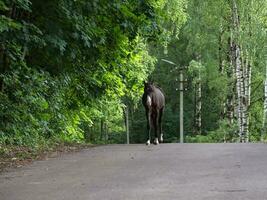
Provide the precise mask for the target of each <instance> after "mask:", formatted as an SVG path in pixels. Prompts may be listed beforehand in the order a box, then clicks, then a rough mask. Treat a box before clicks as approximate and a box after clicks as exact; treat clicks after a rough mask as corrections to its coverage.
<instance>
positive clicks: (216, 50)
mask: <svg viewBox="0 0 267 200" xmlns="http://www.w3.org/2000/svg"><path fill="white" fill-rule="evenodd" d="M0 14H1V17H0V146H9V145H10V146H27V147H29V148H32V149H39V148H42V147H44V146H49V145H52V144H54V143H61V142H69V143H91V144H110V143H126V142H127V137H126V131H127V130H128V131H129V135H130V138H129V140H130V143H145V140H146V118H145V110H144V107H143V105H142V102H141V97H142V94H143V87H144V86H143V83H144V81H153V82H154V83H155V84H156V85H158V86H160V87H161V88H162V90H163V91H164V93H165V95H166V107H165V111H164V115H163V132H164V139H165V142H170V143H171V142H179V139H180V138H179V128H180V127H179V114H180V113H179V105H180V101H179V92H180V91H179V73H180V70H182V71H183V75H184V78H185V81H184V85H185V88H184V134H185V136H184V139H185V142H188V143H191V142H193V143H194V142H204V143H218V142H244V143H246V142H260V141H261V142H264V141H266V140H267V137H266V133H267V49H266V47H267V46H266V42H267V1H257V0H203V1H199V0H112V1H110V0H90V1H87V0H73V1H70V0H47V1H39V0H0ZM164 59H167V60H169V61H172V62H173V63H175V64H176V66H173V65H170V64H168V63H167V62H164Z"/></svg>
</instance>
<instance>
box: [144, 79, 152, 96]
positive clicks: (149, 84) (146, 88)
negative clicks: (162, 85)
mask: <svg viewBox="0 0 267 200" xmlns="http://www.w3.org/2000/svg"><path fill="white" fill-rule="evenodd" d="M153 89H154V84H153V83H152V82H145V81H144V93H146V94H147V93H150V92H152V91H153Z"/></svg>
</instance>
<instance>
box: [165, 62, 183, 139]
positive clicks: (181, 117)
mask: <svg viewBox="0 0 267 200" xmlns="http://www.w3.org/2000/svg"><path fill="white" fill-rule="evenodd" d="M161 60H162V61H164V62H166V63H168V64H170V65H173V66H176V67H175V69H177V68H178V67H177V64H175V63H174V62H172V61H170V60H166V59H161ZM179 74H180V81H179V82H180V83H179V92H180V143H184V77H183V68H182V67H179Z"/></svg>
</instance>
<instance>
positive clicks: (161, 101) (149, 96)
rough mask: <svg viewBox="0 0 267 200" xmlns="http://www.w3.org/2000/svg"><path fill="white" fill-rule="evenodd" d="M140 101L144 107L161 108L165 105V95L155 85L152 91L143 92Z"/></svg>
mask: <svg viewBox="0 0 267 200" xmlns="http://www.w3.org/2000/svg"><path fill="white" fill-rule="evenodd" d="M142 102H143V105H144V106H145V107H146V108H149V107H151V108H157V109H162V108H163V107H164V106H165V96H164V94H163V92H162V90H161V89H160V88H157V87H155V88H154V89H153V91H151V92H149V93H144V94H143V97H142Z"/></svg>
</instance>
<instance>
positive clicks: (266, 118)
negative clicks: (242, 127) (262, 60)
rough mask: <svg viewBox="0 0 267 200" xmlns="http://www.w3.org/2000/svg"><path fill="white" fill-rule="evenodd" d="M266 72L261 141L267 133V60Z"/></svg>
mask: <svg viewBox="0 0 267 200" xmlns="http://www.w3.org/2000/svg"><path fill="white" fill-rule="evenodd" d="M265 70H266V72H265V81H264V103H263V120H262V132H261V141H262V142H263V141H264V136H265V135H266V128H267V61H266V69H265Z"/></svg>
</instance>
